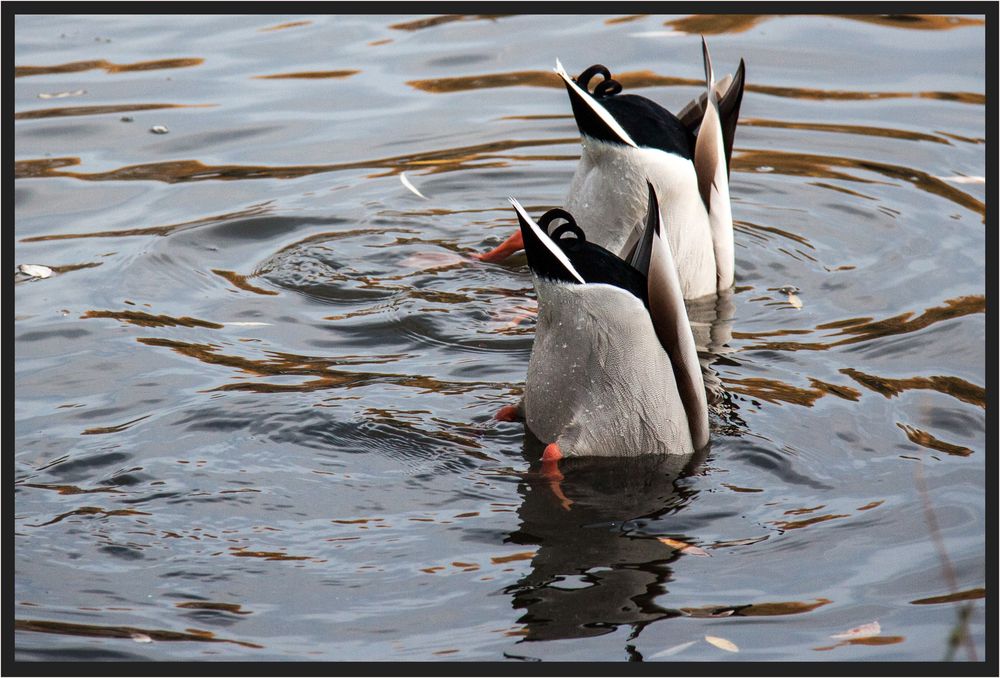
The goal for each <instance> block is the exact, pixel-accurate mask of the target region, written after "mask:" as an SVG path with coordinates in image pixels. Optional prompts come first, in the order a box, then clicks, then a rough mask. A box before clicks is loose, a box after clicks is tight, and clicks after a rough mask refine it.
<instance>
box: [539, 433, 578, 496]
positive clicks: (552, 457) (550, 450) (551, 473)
mask: <svg viewBox="0 0 1000 678" xmlns="http://www.w3.org/2000/svg"><path fill="white" fill-rule="evenodd" d="M562 458H563V453H562V450H560V449H559V445H557V444H556V443H550V444H549V445H547V446H546V447H545V451H544V452H542V477H543V478H545V479H546V480H548V481H549V489H551V490H552V494H554V495H555V496H556V499H558V500H559V505H560V506H561V507H562V508H563V510H564V511H568V510H569V507H570V506H572V505H573V500H572V499H570V498H569V497H567V496H566V495H565V494H563V491H562V485H561V483H562V481H563V478H564V476H563V474H562V473H560V472H559V460H560V459H562Z"/></svg>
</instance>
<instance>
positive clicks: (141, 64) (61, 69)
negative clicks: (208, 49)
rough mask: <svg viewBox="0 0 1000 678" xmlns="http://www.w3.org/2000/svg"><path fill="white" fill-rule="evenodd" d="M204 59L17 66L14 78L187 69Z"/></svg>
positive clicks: (99, 60) (102, 61)
mask: <svg viewBox="0 0 1000 678" xmlns="http://www.w3.org/2000/svg"><path fill="white" fill-rule="evenodd" d="M204 62H205V60H204V59H197V58H188V59H158V60H156V61H137V62H135V63H131V64H115V63H111V62H110V61H107V60H105V59H93V60H89V61H73V62H70V63H67V64H57V65H54V66H17V67H15V69H14V77H15V78H23V77H27V76H30V75H52V74H55V73H79V72H81V71H92V70H95V69H99V68H103V69H104V70H105V71H107V72H108V73H128V72H132V71H155V70H159V69H161V68H189V67H191V66H200V65H201V64H202V63H204Z"/></svg>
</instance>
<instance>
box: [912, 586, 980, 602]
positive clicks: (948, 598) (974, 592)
mask: <svg viewBox="0 0 1000 678" xmlns="http://www.w3.org/2000/svg"><path fill="white" fill-rule="evenodd" d="M985 597H986V589H984V588H976V589H969V590H968V591H959V592H958V593H949V594H948V595H945V596H933V597H931V598H921V599H920V600H911V601H910V605H940V604H942V603H957V602H959V601H961V600H979V599H980V598H985Z"/></svg>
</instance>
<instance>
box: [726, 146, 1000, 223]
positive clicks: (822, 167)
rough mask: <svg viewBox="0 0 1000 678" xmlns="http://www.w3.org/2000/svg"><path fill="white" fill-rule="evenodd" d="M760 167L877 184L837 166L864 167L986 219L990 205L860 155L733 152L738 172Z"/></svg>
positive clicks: (924, 175)
mask: <svg viewBox="0 0 1000 678" xmlns="http://www.w3.org/2000/svg"><path fill="white" fill-rule="evenodd" d="M760 167H768V168H771V169H769V170H768V172H776V173H778V174H783V175H786V176H803V177H818V178H822V179H840V180H843V181H851V182H860V183H874V182H873V180H871V179H865V178H862V177H860V176H858V175H857V174H853V173H850V172H847V171H840V170H838V169H834V168H846V169H848V170H860V171H864V172H874V173H876V174H881V175H882V176H884V177H887V178H889V179H892V180H896V181H902V182H905V183H908V184H912V185H913V186H915V187H916V188H919V189H920V190H922V191H926V192H927V193H931V194H934V195H938V196H940V197H942V198H946V199H947V200H950V201H951V202H954V203H955V204H957V205H960V206H962V207H965V208H966V209H969V210H971V211H973V212H976V213H978V214H979V215H980V216H981V217H982V218H983V219H985V218H986V205H985V204H984V203H983V202H982V201H981V200H978V199H977V198H975V197H973V196H971V195H969V194H968V193H965V192H963V191H960V190H959V189H957V188H955V187H954V186H952V185H950V184H949V183H948V182H946V181H943V180H941V179H939V178H937V177H935V176H932V175H930V174H928V173H926V172H922V171H920V170H916V169H912V168H909V167H903V166H901V165H890V164H888V163H883V162H876V161H874V160H863V159H860V158H841V157H838V156H832V155H809V154H806V153H797V152H795V153H793V152H788V151H770V150H768V151H764V150H742V151H739V152H737V153H734V155H733V169H734V170H735V171H738V172H750V173H753V172H757V171H758V168H760Z"/></svg>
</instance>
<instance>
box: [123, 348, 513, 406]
mask: <svg viewBox="0 0 1000 678" xmlns="http://www.w3.org/2000/svg"><path fill="white" fill-rule="evenodd" d="M136 341H138V342H139V343H141V344H145V345H146V346H159V347H162V348H169V349H172V350H173V351H175V352H177V353H179V354H181V355H185V356H188V357H190V358H195V359H196V360H200V361H201V362H204V363H206V364H209V365H222V366H225V367H231V368H233V369H237V370H240V371H243V372H245V373H247V374H251V375H257V376H274V377H288V376H299V377H313V379H309V380H307V381H303V382H301V383H298V384H270V383H261V382H249V381H239V382H232V383H229V384H223V385H221V386H216V387H215V388H212V389H209V390H212V391H250V392H254V393H286V392H299V393H306V392H310V391H318V390H325V389H333V388H354V387H358V386H368V385H370V384H376V383H378V384H394V385H396V386H405V387H409V388H415V389H420V390H421V391H425V392H432V393H442V394H460V393H467V392H469V391H473V390H476V389H480V388H488V389H490V390H491V391H492V390H495V389H496V388H497V387H498V386H503V385H502V384H498V382H492V381H490V382H477V381H468V382H445V381H441V380H438V379H434V378H433V377H426V376H422V375H411V374H393V373H383V372H354V371H348V370H338V369H334V368H333V366H338V365H365V364H378V363H386V362H392V361H395V360H398V359H399V358H400V356H398V355H373V356H342V357H339V358H313V357H308V356H299V355H294V354H291V353H278V352H272V353H269V354H268V355H269V356H270V357H269V358H267V359H264V360H255V359H252V358H245V357H243V356H235V355H226V354H223V353H219V352H218V351H219V347H218V346H214V345H211V344H196V343H191V342H184V341H175V340H173V339H163V338H159V337H139V338H137V339H136ZM507 386H508V387H509V385H507Z"/></svg>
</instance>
